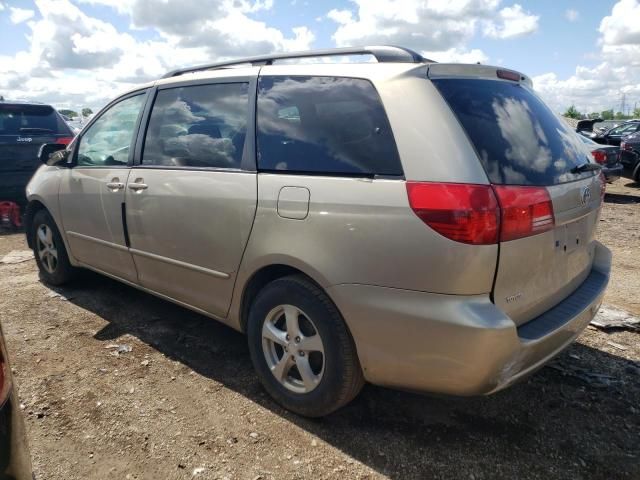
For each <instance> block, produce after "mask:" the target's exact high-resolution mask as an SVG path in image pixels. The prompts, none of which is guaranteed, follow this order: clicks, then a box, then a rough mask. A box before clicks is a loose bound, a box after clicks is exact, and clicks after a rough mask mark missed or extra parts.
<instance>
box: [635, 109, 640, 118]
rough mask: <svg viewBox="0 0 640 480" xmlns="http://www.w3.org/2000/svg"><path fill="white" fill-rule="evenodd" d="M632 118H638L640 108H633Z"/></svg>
mask: <svg viewBox="0 0 640 480" xmlns="http://www.w3.org/2000/svg"><path fill="white" fill-rule="evenodd" d="M633 118H640V108H635V109H634V110H633Z"/></svg>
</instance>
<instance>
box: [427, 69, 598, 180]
mask: <svg viewBox="0 0 640 480" xmlns="http://www.w3.org/2000/svg"><path fill="white" fill-rule="evenodd" d="M433 83H434V85H435V86H436V87H437V88H438V90H439V91H440V93H441V94H442V96H443V97H444V99H445V100H446V101H447V103H448V104H449V106H450V107H451V109H452V110H453V113H454V114H455V115H456V117H457V118H458V120H459V121H460V123H461V124H462V127H463V128H464V130H465V131H466V133H467V135H468V137H469V139H470V140H471V143H472V144H473V145H474V146H475V149H476V151H477V153H478V157H479V158H480V162H481V163H482V166H483V167H484V169H485V171H486V172H487V176H488V177H489V180H490V181H491V183H494V184H505V185H554V184H558V183H565V182H569V181H572V180H578V179H580V178H586V177H589V176H592V175H594V173H593V172H583V173H579V174H573V173H571V169H572V168H573V167H575V166H577V165H582V164H583V163H585V162H588V161H590V160H589V154H588V151H587V150H586V149H585V146H584V144H582V142H581V140H580V138H579V137H578V135H577V134H576V133H575V132H574V131H572V130H571V129H570V128H569V127H568V126H567V125H566V124H565V123H564V122H563V121H561V120H560V119H559V118H558V117H557V116H556V115H555V114H554V113H553V112H552V111H551V110H550V109H549V107H547V106H546V105H545V104H544V103H543V102H542V100H540V99H539V98H538V97H537V96H536V95H535V94H534V93H533V92H532V91H531V90H529V89H528V88H526V87H523V86H521V85H519V84H517V83H511V82H502V81H497V80H480V79H433Z"/></svg>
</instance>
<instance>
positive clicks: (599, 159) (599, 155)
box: [591, 150, 607, 165]
mask: <svg viewBox="0 0 640 480" xmlns="http://www.w3.org/2000/svg"><path fill="white" fill-rule="evenodd" d="M591 156H592V157H593V159H594V160H595V161H596V163H599V164H600V165H604V164H605V163H607V154H606V153H605V152H603V151H602V150H594V151H593V152H591Z"/></svg>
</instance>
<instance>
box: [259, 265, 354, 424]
mask: <svg viewBox="0 0 640 480" xmlns="http://www.w3.org/2000/svg"><path fill="white" fill-rule="evenodd" d="M247 327H248V328H247V333H248V340H249V349H250V352H251V360H252V361H253V365H254V367H255V369H256V371H257V373H258V376H259V378H260V381H261V382H262V384H263V385H264V387H265V389H266V390H267V391H268V392H269V394H270V395H271V396H272V397H273V398H274V399H275V400H276V401H277V402H278V403H280V404H281V405H282V406H284V407H285V408H287V409H289V410H291V411H293V412H296V413H298V414H300V415H304V416H308V417H320V416H324V415H327V414H329V413H331V412H333V411H335V410H337V409H338V408H340V407H342V406H343V405H345V404H347V403H348V402H349V401H351V400H352V399H353V398H354V397H355V396H356V395H357V394H358V392H359V391H360V389H361V388H362V385H363V384H364V380H363V377H362V370H361V368H360V364H359V362H358V358H357V354H356V349H355V345H354V343H353V339H352V338H351V335H350V334H349V332H348V330H347V327H346V325H345V323H344V321H343V319H342V317H341V316H340V313H339V312H338V310H337V309H336V307H335V305H333V303H332V302H331V301H330V300H329V298H328V297H327V296H326V294H325V293H324V292H323V291H322V289H320V288H319V287H318V286H316V285H315V284H313V283H312V282H310V281H309V280H307V279H306V278H305V277H302V276H291V277H285V278H281V279H278V280H275V281H273V282H272V283H270V284H268V285H267V286H266V287H265V288H264V289H263V290H262V291H261V292H260V293H259V294H258V296H257V297H256V299H255V301H254V303H253V305H252V307H251V310H250V312H249V321H248V325H247Z"/></svg>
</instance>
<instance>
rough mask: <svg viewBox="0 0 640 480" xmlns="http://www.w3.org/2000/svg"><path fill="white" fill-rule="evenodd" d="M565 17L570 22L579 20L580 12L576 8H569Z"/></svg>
mask: <svg viewBox="0 0 640 480" xmlns="http://www.w3.org/2000/svg"><path fill="white" fill-rule="evenodd" d="M564 17H565V18H566V19H567V20H569V21H570V22H577V21H578V19H579V18H580V12H578V11H577V10H574V9H573V8H569V9H567V11H565V12H564Z"/></svg>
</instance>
